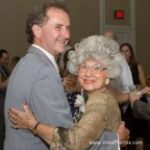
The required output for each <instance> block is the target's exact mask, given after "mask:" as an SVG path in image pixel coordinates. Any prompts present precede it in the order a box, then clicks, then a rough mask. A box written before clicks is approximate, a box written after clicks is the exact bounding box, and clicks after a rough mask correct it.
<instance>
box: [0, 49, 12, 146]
mask: <svg viewBox="0 0 150 150" xmlns="http://www.w3.org/2000/svg"><path fill="white" fill-rule="evenodd" d="M8 63H9V55H8V52H7V50H5V49H1V50H0V149H2V147H3V142H4V134H5V124H4V100H5V95H6V87H7V82H8V77H9V75H10V73H9V70H8V68H7V65H8Z"/></svg>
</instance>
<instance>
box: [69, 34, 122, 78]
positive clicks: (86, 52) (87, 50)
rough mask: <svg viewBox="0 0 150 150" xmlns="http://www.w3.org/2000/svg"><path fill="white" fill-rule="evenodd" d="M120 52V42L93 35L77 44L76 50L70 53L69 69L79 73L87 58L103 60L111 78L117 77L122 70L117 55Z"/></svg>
mask: <svg viewBox="0 0 150 150" xmlns="http://www.w3.org/2000/svg"><path fill="white" fill-rule="evenodd" d="M118 53H119V44H118V43H117V42H116V41H114V40H112V39H110V38H108V37H104V36H100V35H92V36H89V37H87V38H85V39H83V40H81V42H80V43H77V44H76V45H75V51H71V52H70V53H69V56H68V57H69V61H68V63H67V68H68V71H69V72H70V73H72V74H77V71H78V68H79V66H80V65H82V64H83V63H84V62H85V61H86V60H87V59H94V60H98V61H101V63H102V64H103V65H104V66H105V67H106V68H107V70H108V76H109V78H117V77H118V76H119V75H120V72H121V66H120V65H119V63H118V61H116V60H117V59H116V58H115V57H117V55H118Z"/></svg>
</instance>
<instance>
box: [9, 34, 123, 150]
mask: <svg viewBox="0 0 150 150" xmlns="http://www.w3.org/2000/svg"><path fill="white" fill-rule="evenodd" d="M109 49H119V45H118V44H117V43H116V42H115V41H113V40H111V39H108V38H106V37H103V36H97V35H94V36H90V37H87V38H85V39H83V40H82V41H81V42H80V43H79V44H77V45H76V46H75V51H74V52H71V53H70V54H69V62H68V69H69V70H70V72H71V73H73V74H77V75H78V80H79V82H80V85H81V87H82V88H83V89H84V91H85V92H86V93H87V96H88V99H87V101H86V104H85V112H84V113H83V115H82V117H81V119H80V121H79V122H78V123H77V124H75V125H74V126H73V127H72V128H69V129H64V128H59V127H53V126H48V125H45V124H42V123H40V122H38V121H40V120H36V118H35V117H34V116H33V114H32V113H31V112H30V110H29V108H28V106H27V104H25V105H23V107H24V112H22V111H19V110H16V109H13V108H11V109H10V111H9V117H10V120H11V122H12V123H13V127H14V128H23V129H29V130H30V131H31V132H33V133H34V134H37V135H38V136H40V137H41V138H43V139H44V140H45V141H46V142H47V143H49V144H51V149H55V150H56V149H61V150H63V149H69V150H79V149H80V150H86V149H88V148H89V147H90V146H91V145H90V144H91V142H93V141H96V140H97V139H98V138H99V137H101V136H102V134H103V132H104V131H114V132H116V131H117V128H118V125H119V124H120V122H121V119H120V111H119V108H118V104H117V100H116V99H115V98H114V97H113V96H112V94H111V93H110V91H109V89H108V88H107V85H108V84H109V79H110V78H116V77H117V76H118V75H119V73H120V66H119V65H117V62H116V61H115V60H116V59H114V58H115V55H111V54H110V53H109ZM62 119H63V118H62Z"/></svg>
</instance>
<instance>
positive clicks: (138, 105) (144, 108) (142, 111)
mask: <svg viewBox="0 0 150 150" xmlns="http://www.w3.org/2000/svg"><path fill="white" fill-rule="evenodd" d="M133 114H134V115H135V117H138V118H141V119H146V120H150V104H147V103H145V102H142V101H139V100H138V101H135V102H134V103H133Z"/></svg>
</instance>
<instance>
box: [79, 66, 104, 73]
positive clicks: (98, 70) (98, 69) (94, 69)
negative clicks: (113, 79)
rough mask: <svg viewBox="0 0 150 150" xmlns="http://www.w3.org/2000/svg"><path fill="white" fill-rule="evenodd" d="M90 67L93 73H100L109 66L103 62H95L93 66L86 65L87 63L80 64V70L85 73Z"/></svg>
mask: <svg viewBox="0 0 150 150" xmlns="http://www.w3.org/2000/svg"><path fill="white" fill-rule="evenodd" d="M89 69H90V70H91V71H92V73H94V74H99V73H101V72H102V71H103V70H106V69H107V68H106V67H104V65H103V64H94V65H92V66H87V65H85V64H82V65H80V66H79V70H80V71H81V72H83V73H85V72H87V71H88V70H89Z"/></svg>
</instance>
